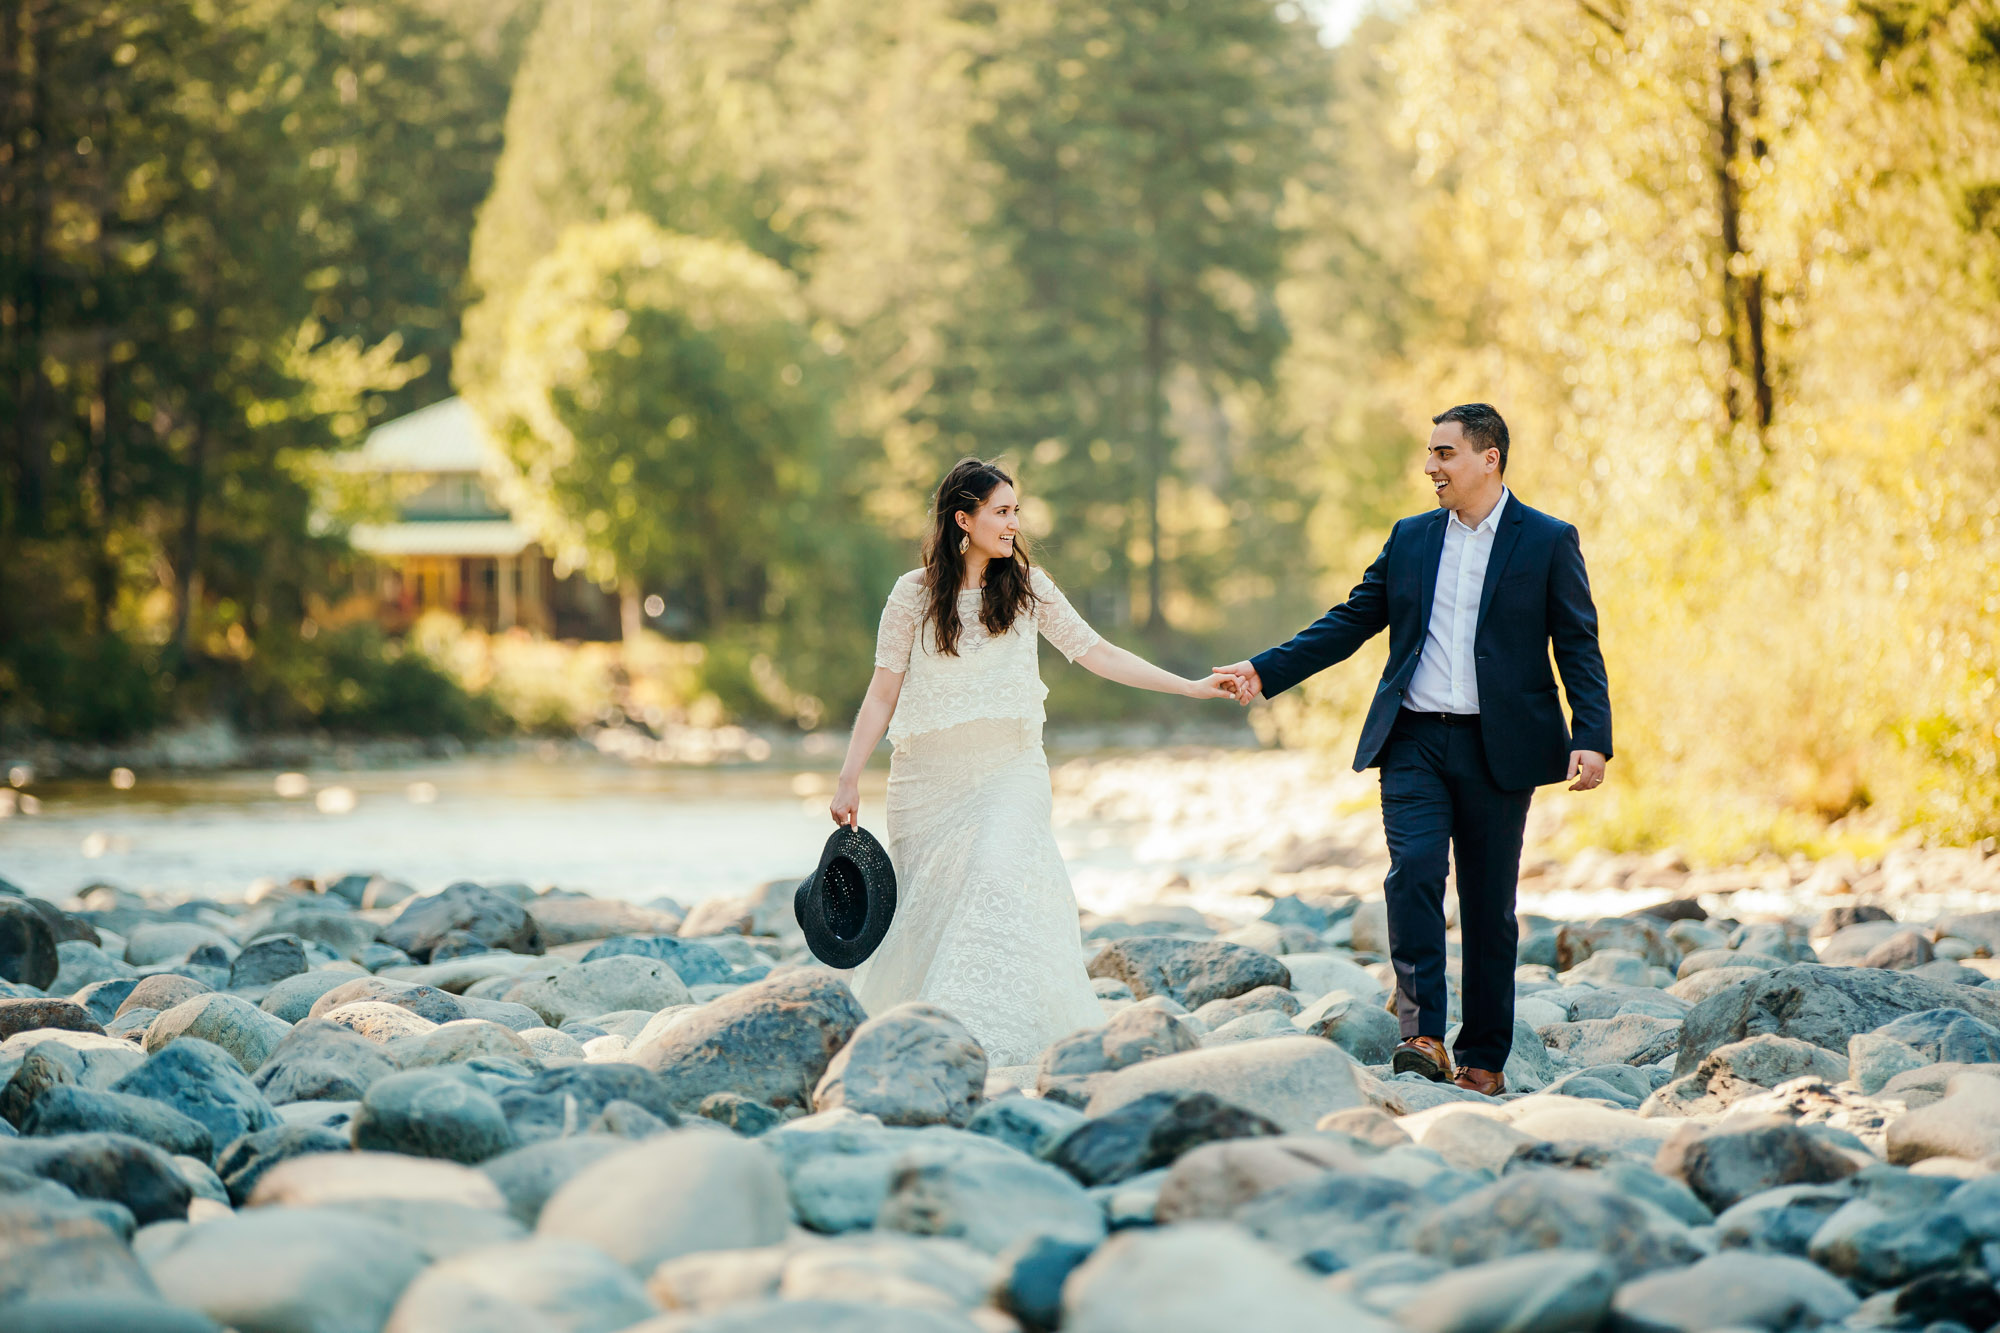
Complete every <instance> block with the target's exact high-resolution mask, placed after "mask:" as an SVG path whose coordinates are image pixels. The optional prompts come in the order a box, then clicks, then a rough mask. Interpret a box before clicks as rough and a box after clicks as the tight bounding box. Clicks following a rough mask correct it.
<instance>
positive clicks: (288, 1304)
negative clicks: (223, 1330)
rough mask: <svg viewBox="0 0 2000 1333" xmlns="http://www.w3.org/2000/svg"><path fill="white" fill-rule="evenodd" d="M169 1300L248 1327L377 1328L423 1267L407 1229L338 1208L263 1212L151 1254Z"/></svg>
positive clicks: (184, 1236) (350, 1332)
mask: <svg viewBox="0 0 2000 1333" xmlns="http://www.w3.org/2000/svg"><path fill="white" fill-rule="evenodd" d="M144 1258H145V1260H146V1266H147V1268H148V1270H149V1271H151V1273H152V1275H153V1280H154V1281H155V1282H157V1283H158V1284H159V1286H160V1290H161V1292H162V1293H163V1294H164V1295H165V1296H166V1297H167V1299H169V1300H171V1301H174V1302H175V1303H177V1304H180V1305H185V1306H188V1307H190V1308H193V1309H196V1310H200V1311H201V1312H202V1313H204V1314H206V1315H208V1316H209V1317H210V1318H212V1319H215V1320H216V1321H217V1322H219V1323H222V1324H226V1325H228V1326H230V1327H233V1328H240V1329H245V1330H252V1329H269V1330H283V1331H284V1333H374V1331H375V1330H378V1329H380V1328H381V1327H382V1325H383V1323H384V1321H386V1320H387V1319H388V1317H389V1312H390V1310H391V1309H393V1308H394V1307H395V1303H396V1299H397V1298H398V1297H399V1296H401V1295H402V1292H403V1288H404V1287H405V1286H407V1285H408V1284H409V1282H410V1279H411V1278H413V1277H415V1276H416V1275H417V1272H418V1270H419V1269H420V1268H421V1267H422V1266H423V1259H422V1256H421V1254H420V1253H419V1252H418V1251H417V1250H416V1249H415V1247H413V1246H412V1245H411V1244H410V1241H409V1237H408V1236H406V1235H405V1234H404V1233H403V1232H402V1231H400V1230H398V1229H396V1228H394V1227H391V1226H387V1225H384V1224H383V1223H381V1222H377V1221H373V1220H371V1219H369V1218H365V1217H357V1216H353V1215H351V1214H347V1213H343V1212H338V1211H334V1210H331V1209H307V1208H299V1209H264V1210H260V1211H258V1212H256V1213H254V1214H253V1213H242V1214H238V1215H236V1216H234V1217H223V1218H218V1219H216V1220H214V1221H211V1222H206V1223H204V1224H202V1225H201V1226H197V1227H189V1228H187V1229H186V1230H184V1231H180V1232H178V1233H176V1234H174V1235H171V1236H166V1237H163V1238H161V1240H160V1241H159V1242H158V1243H157V1244H155V1245H153V1246H151V1247H149V1248H148V1249H147V1251H146V1253H145V1256H144Z"/></svg>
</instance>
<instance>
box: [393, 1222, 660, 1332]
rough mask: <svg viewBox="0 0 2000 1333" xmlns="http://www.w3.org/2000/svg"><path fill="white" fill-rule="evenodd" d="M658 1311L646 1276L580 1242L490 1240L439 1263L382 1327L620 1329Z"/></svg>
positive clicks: (419, 1329) (422, 1275)
mask: <svg viewBox="0 0 2000 1333" xmlns="http://www.w3.org/2000/svg"><path fill="white" fill-rule="evenodd" d="M655 1313H656V1307H655V1306H654V1304H653V1302H652V1301H651V1300H650V1299H648V1298H647V1295H646V1288H645V1287H644V1285H642V1284H641V1282H640V1280H639V1278H637V1277H635V1276H634V1275H633V1274H632V1273H630V1272H628V1271H627V1270H626V1269H625V1268H624V1266H623V1265H621V1264H618V1263H616V1262H614V1261H613V1260H612V1259H611V1258H610V1257H609V1256H608V1255H606V1254H605V1253H604V1252H603V1251H602V1250H599V1249H597V1248H596V1247H594V1246H591V1245H586V1244H584V1243H583V1242H581V1241H572V1240H550V1239H546V1238H536V1239H532V1240H521V1241H514V1242H511V1243H507V1244H502V1245H487V1246H481V1247H479V1248H477V1249H472V1250H467V1251H465V1252H464V1253H461V1254H455V1255H450V1256H447V1257H445V1258H442V1259H440V1260H439V1261H438V1262H437V1263H434V1264H432V1265H431V1266H430V1267H429V1268H427V1269H425V1270H424V1271H423V1272H422V1273H420V1274H418V1275H417V1279H416V1280H415V1281H414V1282H412V1283H411V1284H410V1285H409V1286H408V1287H407V1288H405V1289H404V1291H403V1295H402V1298H401V1299H400V1300H398V1301H397V1302H396V1309H395V1312H394V1313H393V1314H391V1315H390V1316H389V1322H388V1323H387V1324H386V1325H384V1326H383V1333H432V1331H433V1330H438V1329H473V1328H478V1329H502V1328H504V1329H521V1328H544V1329H555V1328H561V1329H563V1330H565V1333H615V1331H616V1330H618V1329H624V1328H630V1327H632V1326H633V1325H635V1324H637V1323H638V1322H639V1321H641V1320H644V1319H647V1318H649V1317H650V1316H652V1315H653V1314H655Z"/></svg>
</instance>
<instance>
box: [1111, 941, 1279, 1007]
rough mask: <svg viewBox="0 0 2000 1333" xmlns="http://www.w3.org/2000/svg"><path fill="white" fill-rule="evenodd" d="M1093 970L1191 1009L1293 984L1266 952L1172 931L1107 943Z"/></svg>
mask: <svg viewBox="0 0 2000 1333" xmlns="http://www.w3.org/2000/svg"><path fill="white" fill-rule="evenodd" d="M1089 972H1090V975H1091V976H1093V977H1111V978H1114V979H1116V980H1118V981H1122V982H1124V983H1125V984H1126V985H1128V986H1130V987H1131V988H1132V993H1133V994H1134V995H1136V996H1137V997H1139V998H1140V999H1142V1000H1143V999H1146V998H1147V997H1149V996H1153V995H1165V996H1168V997H1169V998H1171V999H1173V1000H1174V1001H1175V1002H1176V1003H1178V1004H1181V1005H1185V1006H1186V1007H1188V1008H1190V1009H1198V1008H1200V1007H1201V1006H1202V1005H1204V1004H1207V1003H1208V1002H1209V1001H1211V1000H1226V999H1228V998H1229V997H1231V996H1234V995H1242V994H1244V993H1245V992H1247V991H1253V990H1256V989H1257V988H1258V987H1259V986H1284V987H1287V988H1289V987H1290V986H1291V984H1292V974H1291V972H1290V971H1289V970H1287V968H1286V967H1285V965H1284V964H1283V963H1281V962H1279V961H1278V960H1277V959H1275V958H1273V957H1271V955H1269V954H1267V953H1260V952H1258V951H1257V950H1256V949H1249V948H1245V947H1244V946H1243V945H1240V944H1229V943H1225V942H1224V941H1222V940H1186V939H1179V938H1176V937H1174V936H1169V935H1140V936H1135V937H1133V938H1131V939H1124V940H1118V941H1116V942H1114V943H1112V944H1109V945H1107V946H1105V948H1104V949H1103V951H1102V952H1100V953H1099V954H1098V955H1097V956H1096V957H1095V958H1093V959H1091V960H1090V967H1089Z"/></svg>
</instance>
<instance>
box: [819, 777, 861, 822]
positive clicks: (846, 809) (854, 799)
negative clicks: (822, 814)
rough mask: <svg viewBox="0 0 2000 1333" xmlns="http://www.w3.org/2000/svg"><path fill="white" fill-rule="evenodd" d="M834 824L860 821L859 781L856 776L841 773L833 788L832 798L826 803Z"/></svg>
mask: <svg viewBox="0 0 2000 1333" xmlns="http://www.w3.org/2000/svg"><path fill="white" fill-rule="evenodd" d="M827 810H828V812H829V813H831V814H832V815H833V822H834V823H836V824H848V825H855V824H859V823H860V821H861V782H860V780H859V779H857V778H850V777H847V776H845V775H843V776H842V777H841V779H840V781H839V782H838V783H836V784H835V785H834V788H833V800H832V801H831V802H830V803H829V804H828V805H827Z"/></svg>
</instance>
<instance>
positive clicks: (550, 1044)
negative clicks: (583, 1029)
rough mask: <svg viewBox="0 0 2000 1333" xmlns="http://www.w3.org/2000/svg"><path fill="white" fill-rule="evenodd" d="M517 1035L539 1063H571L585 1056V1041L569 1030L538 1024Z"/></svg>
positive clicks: (522, 1030) (523, 1029) (524, 1029)
mask: <svg viewBox="0 0 2000 1333" xmlns="http://www.w3.org/2000/svg"><path fill="white" fill-rule="evenodd" d="M516 1035H517V1036H519V1037H520V1039H521V1044H522V1045H523V1046H526V1047H527V1048H528V1053H529V1054H530V1055H531V1056H532V1057H533V1058H534V1060H535V1061H536V1063H538V1064H546V1065H558V1064H569V1063H572V1062H574V1061H578V1060H581V1059H583V1058H584V1051H583V1043H582V1042H580V1041H578V1040H577V1039H576V1038H575V1037H572V1036H571V1035H570V1034H569V1033H567V1032H559V1031H557V1030H556V1029H555V1028H552V1027H546V1026H543V1025H541V1024H537V1025H536V1026H534V1027H531V1028H522V1029H521V1031H520V1032H519V1033H517V1034H516Z"/></svg>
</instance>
